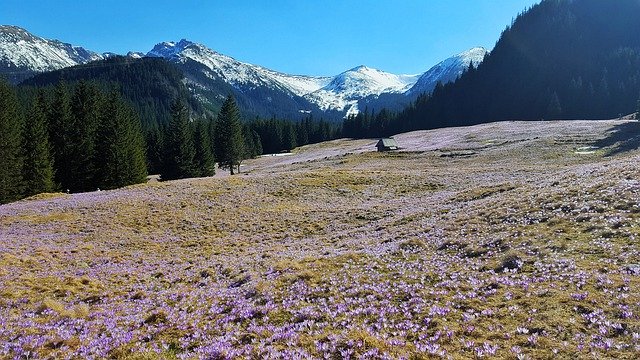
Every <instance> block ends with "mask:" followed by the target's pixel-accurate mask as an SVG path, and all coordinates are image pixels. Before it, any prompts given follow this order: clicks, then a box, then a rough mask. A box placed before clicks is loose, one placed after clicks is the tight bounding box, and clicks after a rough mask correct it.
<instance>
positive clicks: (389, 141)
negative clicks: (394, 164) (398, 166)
mask: <svg viewBox="0 0 640 360" xmlns="http://www.w3.org/2000/svg"><path fill="white" fill-rule="evenodd" d="M376 147H377V148H378V151H380V152H382V151H392V150H398V149H399V148H400V147H399V146H398V142H396V139H394V138H382V139H380V141H378V144H377V145H376Z"/></svg>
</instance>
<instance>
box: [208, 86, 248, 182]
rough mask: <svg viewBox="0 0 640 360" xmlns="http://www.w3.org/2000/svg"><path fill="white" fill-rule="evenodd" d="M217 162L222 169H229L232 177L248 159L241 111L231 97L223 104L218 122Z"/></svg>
mask: <svg viewBox="0 0 640 360" xmlns="http://www.w3.org/2000/svg"><path fill="white" fill-rule="evenodd" d="M215 146H216V160H217V161H218V166H219V167H220V168H221V169H229V171H230V172H231V175H233V174H234V173H235V172H234V170H235V169H238V172H240V163H241V162H242V160H243V159H244V158H245V157H246V153H245V149H244V137H243V135H242V123H241V122H240V110H239V109H238V105H237V104H236V100H235V99H234V98H233V96H232V95H229V96H228V97H227V99H226V100H225V101H224V104H222V108H221V109H220V113H219V114H218V120H217V121H216V141H215Z"/></svg>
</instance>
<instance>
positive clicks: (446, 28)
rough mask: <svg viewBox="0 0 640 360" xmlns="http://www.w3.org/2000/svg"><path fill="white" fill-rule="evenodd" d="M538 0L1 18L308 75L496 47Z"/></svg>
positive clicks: (74, 10)
mask: <svg viewBox="0 0 640 360" xmlns="http://www.w3.org/2000/svg"><path fill="white" fill-rule="evenodd" d="M538 2H539V0H369V1H365V0H264V1H262V0H255V1H246V0H174V1H169V0H153V1H151V0H127V1H123V0H74V1H72V0H0V24H4V25H17V26H21V27H24V28H26V29H27V30H29V31H30V32H32V33H34V34H36V35H38V36H42V37H45V38H52V39H59V40H62V41H64V42H69V43H72V44H74V45H80V46H83V47H85V48H88V49H90V50H94V51H98V52H106V51H110V52H116V53H126V52H128V51H130V50H133V51H143V52H147V51H149V50H150V49H151V48H152V47H153V45H155V44H156V43H158V42H162V41H177V40H180V39H182V38H186V39H189V40H192V41H195V42H200V43H203V44H205V45H207V46H208V47H210V48H212V49H214V50H216V51H218V52H221V53H224V54H226V55H229V56H232V57H234V58H236V59H238V60H240V61H245V62H250V63H254V64H258V65H262V66H265V67H268V68H271V69H274V70H278V71H282V72H287V73H293V74H308V75H336V74H338V73H340V72H342V71H344V70H347V69H349V68H352V67H354V66H357V65H361V64H364V65H367V66H370V67H374V68H378V69H381V70H385V71H389V72H394V73H405V74H412V73H420V72H424V71H426V70H427V69H428V68H429V67H430V66H432V65H434V64H435V63H437V62H439V61H440V60H443V59H445V58H447V57H449V56H450V55H453V54H456V53H459V52H462V51H464V50H467V49H469V48H471V47H474V46H484V47H486V48H488V49H491V48H492V47H493V46H494V45H495V42H496V41H497V40H498V37H499V36H500V33H501V31H502V30H504V28H505V27H506V26H507V25H509V24H510V23H511V20H512V19H513V18H514V17H515V16H516V15H517V14H518V13H519V12H521V11H522V10H524V9H526V8H528V7H530V6H531V5H533V4H535V3H538Z"/></svg>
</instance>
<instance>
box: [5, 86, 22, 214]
mask: <svg viewBox="0 0 640 360" xmlns="http://www.w3.org/2000/svg"><path fill="white" fill-rule="evenodd" d="M21 133H22V117H21V114H20V110H19V108H18V99H17V97H16V94H15V92H14V91H13V89H12V88H11V86H10V85H9V84H8V83H6V82H5V81H3V80H1V79H0V204H4V203H7V202H10V201H15V200H18V199H19V198H20V196H21V195H22V191H23V180H22V161H23V159H22V151H21V145H22V144H21V142H22V134H21Z"/></svg>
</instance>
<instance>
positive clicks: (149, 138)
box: [145, 124, 164, 174]
mask: <svg viewBox="0 0 640 360" xmlns="http://www.w3.org/2000/svg"><path fill="white" fill-rule="evenodd" d="M161 126H162V125H159V124H158V125H155V126H151V127H149V128H147V130H146V133H145V140H146V145H147V167H148V170H149V173H151V174H158V173H160V171H161V169H162V158H163V151H164V150H163V149H164V145H163V144H164V142H163V141H164V136H163V134H164V131H163V130H161Z"/></svg>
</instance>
